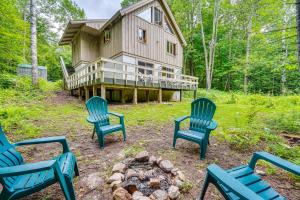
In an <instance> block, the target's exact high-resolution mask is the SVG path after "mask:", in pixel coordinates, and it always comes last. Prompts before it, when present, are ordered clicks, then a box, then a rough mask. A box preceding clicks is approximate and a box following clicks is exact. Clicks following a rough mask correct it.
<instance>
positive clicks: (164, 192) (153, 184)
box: [107, 151, 185, 200]
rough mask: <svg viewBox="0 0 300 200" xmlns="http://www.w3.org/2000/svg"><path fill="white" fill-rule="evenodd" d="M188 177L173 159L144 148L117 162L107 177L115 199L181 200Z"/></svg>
mask: <svg viewBox="0 0 300 200" xmlns="http://www.w3.org/2000/svg"><path fill="white" fill-rule="evenodd" d="M184 181H185V177H184V175H183V173H182V172H181V171H179V170H178V169H176V168H174V166H173V164H172V163H171V162H170V161H169V160H162V159H161V158H158V159H157V158H156V157H154V156H151V157H149V154H148V152H146V151H144V152H141V153H139V154H138V155H136V157H135V158H127V159H125V160H124V161H123V162H121V163H118V164H116V165H114V167H113V175H112V176H111V177H110V178H109V179H108V180H107V183H108V184H110V187H111V188H112V191H113V197H114V199H115V200H121V199H122V200H129V199H133V200H150V199H151V200H168V199H177V198H178V197H179V195H180V191H179V188H180V187H181V186H182V185H183V182H184Z"/></svg>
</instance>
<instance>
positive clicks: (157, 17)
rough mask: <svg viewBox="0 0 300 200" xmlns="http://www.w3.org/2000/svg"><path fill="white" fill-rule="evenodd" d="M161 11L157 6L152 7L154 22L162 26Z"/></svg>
mask: <svg viewBox="0 0 300 200" xmlns="http://www.w3.org/2000/svg"><path fill="white" fill-rule="evenodd" d="M162 16H163V14H162V11H160V10H159V9H158V8H154V23H155V24H157V25H160V26H162Z"/></svg>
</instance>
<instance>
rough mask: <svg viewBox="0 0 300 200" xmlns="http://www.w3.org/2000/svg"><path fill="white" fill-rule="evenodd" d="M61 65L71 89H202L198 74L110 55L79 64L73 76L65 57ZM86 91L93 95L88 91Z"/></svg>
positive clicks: (67, 84)
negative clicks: (155, 66)
mask: <svg viewBox="0 0 300 200" xmlns="http://www.w3.org/2000/svg"><path fill="white" fill-rule="evenodd" d="M61 65H62V69H63V73H64V77H65V81H66V86H67V89H68V90H70V91H73V90H79V93H80V90H81V89H82V88H83V89H84V90H86V88H91V87H92V88H93V90H94V87H96V88H97V87H98V86H110V87H114V88H133V89H134V88H136V89H142V88H143V89H149V90H174V91H182V90H193V91H195V90H197V88H198V78H197V77H193V76H188V75H182V74H176V73H174V72H170V71H164V70H161V69H155V68H150V67H145V66H139V65H134V64H128V63H123V62H118V61H115V60H111V59H106V58H98V59H96V60H95V61H93V62H90V63H87V64H85V65H82V66H80V67H77V69H76V71H75V72H74V73H73V74H71V75H68V72H67V70H66V67H65V65H64V62H63V60H62V58H61ZM141 72H143V73H141ZM85 94H86V95H89V94H88V92H86V93H85ZM79 96H80V95H79ZM101 96H102V95H101ZM86 98H87V97H86Z"/></svg>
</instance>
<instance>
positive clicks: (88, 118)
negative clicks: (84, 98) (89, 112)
mask: <svg viewBox="0 0 300 200" xmlns="http://www.w3.org/2000/svg"><path fill="white" fill-rule="evenodd" d="M86 121H88V122H89V123H91V124H94V123H96V122H97V121H98V120H97V119H95V118H94V117H92V116H88V117H87V118H86Z"/></svg>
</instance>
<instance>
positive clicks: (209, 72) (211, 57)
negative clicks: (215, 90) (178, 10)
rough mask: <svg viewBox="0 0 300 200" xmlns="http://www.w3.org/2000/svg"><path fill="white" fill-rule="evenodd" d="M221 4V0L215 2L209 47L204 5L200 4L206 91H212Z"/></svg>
mask: <svg viewBox="0 0 300 200" xmlns="http://www.w3.org/2000/svg"><path fill="white" fill-rule="evenodd" d="M220 2H221V1H220V0H215V1H214V14H213V25H212V35H211V40H210V41H209V44H208V47H207V46H206V39H205V32H204V26H203V15H202V3H201V1H200V3H199V20H200V26H201V33H200V34H201V37H202V45H203V50H204V59H205V75H206V90H210V89H211V85H212V78H213V69H214V62H215V50H216V45H217V35H218V24H219V13H220Z"/></svg>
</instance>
